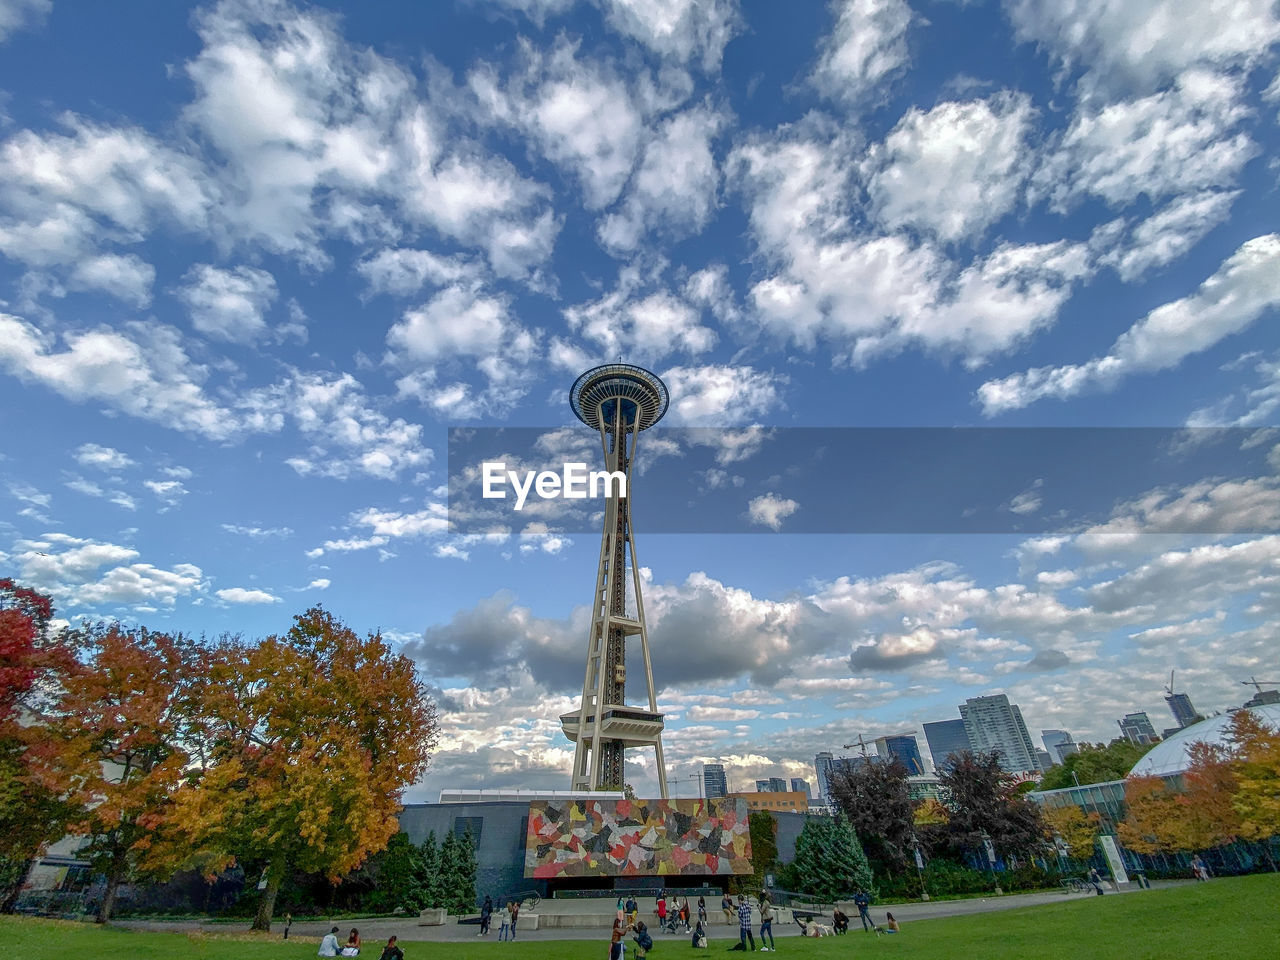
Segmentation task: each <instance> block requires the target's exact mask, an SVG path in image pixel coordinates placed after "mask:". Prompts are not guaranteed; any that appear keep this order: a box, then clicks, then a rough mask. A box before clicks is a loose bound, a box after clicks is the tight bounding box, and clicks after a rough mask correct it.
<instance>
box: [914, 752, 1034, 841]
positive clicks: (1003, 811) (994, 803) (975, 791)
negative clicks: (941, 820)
mask: <svg viewBox="0 0 1280 960" xmlns="http://www.w3.org/2000/svg"><path fill="white" fill-rule="evenodd" d="M939 780H940V781H941V786H942V791H943V793H944V794H945V795H946V796H947V798H948V802H947V807H948V811H949V814H950V816H949V821H948V824H947V830H948V833H949V835H950V841H951V845H952V847H953V849H954V850H956V851H957V852H972V851H976V850H980V849H981V848H982V847H983V846H984V844H983V840H984V837H989V838H990V839H991V841H992V842H993V843H994V844H995V846H996V849H997V850H999V851H1001V852H1002V853H1025V854H1030V853H1035V852H1038V851H1040V850H1042V849H1043V848H1044V846H1045V845H1046V842H1047V840H1048V828H1047V827H1046V825H1045V822H1044V819H1043V817H1042V816H1041V814H1040V809H1039V805H1038V804H1036V803H1035V802H1034V801H1032V800H1028V799H1026V797H1024V796H1022V795H1021V794H1019V793H1018V782H1017V780H1016V779H1015V778H1014V777H1013V776H1012V775H1011V774H1009V773H1006V772H1005V771H1004V770H1002V769H1001V767H1000V758H999V756H998V754H997V753H996V752H995V751H992V752H989V753H971V752H969V751H965V752H964V753H960V754H956V755H955V759H954V762H953V763H951V764H950V765H948V766H947V768H946V769H945V770H944V771H943V772H942V774H941V776H940V777H939Z"/></svg>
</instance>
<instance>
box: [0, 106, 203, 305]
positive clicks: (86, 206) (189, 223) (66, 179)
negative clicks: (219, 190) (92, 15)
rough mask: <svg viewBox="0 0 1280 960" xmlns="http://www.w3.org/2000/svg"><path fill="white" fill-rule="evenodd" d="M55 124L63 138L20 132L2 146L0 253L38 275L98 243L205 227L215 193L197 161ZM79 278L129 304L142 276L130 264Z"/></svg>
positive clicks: (105, 265) (104, 265) (132, 138)
mask: <svg viewBox="0 0 1280 960" xmlns="http://www.w3.org/2000/svg"><path fill="white" fill-rule="evenodd" d="M60 119H61V124H62V126H63V127H65V128H66V129H67V131H68V133H66V134H57V133H46V134H36V133H33V132H32V131H29V130H23V131H20V132H18V133H16V134H14V135H13V136H12V137H10V138H9V139H8V140H6V141H5V142H4V143H3V144H2V145H0V252H3V253H4V254H5V255H7V256H9V257H12V258H14V259H15V260H19V261H21V262H23V263H27V264H30V265H31V266H36V267H47V266H52V265H56V264H66V265H74V264H76V263H78V262H79V261H81V260H85V259H89V258H91V257H93V256H94V255H95V252H96V251H97V250H98V248H99V246H100V245H102V244H104V243H111V242H117V243H120V242H123V243H135V242H138V241H140V240H142V239H144V237H145V236H146V235H147V233H148V232H149V231H150V230H151V228H152V227H153V226H155V224H156V223H157V222H168V223H173V224H175V225H177V226H178V227H180V228H186V229H198V228H201V227H203V226H205V225H206V224H207V218H208V213H209V208H210V206H211V204H212V203H213V197H214V192H213V190H212V188H211V187H210V185H209V183H208V181H207V180H206V177H205V173H204V171H203V169H202V168H201V166H200V164H199V163H198V162H197V161H195V160H193V159H192V158H191V157H189V156H187V155H186V154H183V153H180V152H178V151H176V150H174V149H172V148H170V147H167V146H164V145H162V144H160V143H159V142H158V141H156V140H155V139H154V138H153V137H151V136H150V135H149V134H147V133H146V132H144V131H142V130H139V129H136V128H112V127H108V126H104V125H98V124H94V123H92V122H90V121H88V120H85V119H83V118H81V117H77V116H75V115H74V114H65V115H63V116H62V117H61V118H60ZM82 269H84V270H86V271H87V272H84V273H82V279H81V280H80V281H79V282H81V283H82V284H83V285H84V286H86V287H87V286H89V285H90V282H91V281H92V280H93V279H94V278H95V273H96V274H97V279H98V280H99V281H110V283H111V284H113V285H114V286H115V288H116V289H120V290H127V291H128V292H129V294H130V295H133V294H136V292H137V288H138V284H139V283H140V282H141V279H143V277H144V275H145V271H146V268H145V265H142V266H140V265H139V263H138V262H136V258H135V259H134V260H129V259H128V258H118V259H117V260H115V261H114V262H112V261H103V262H100V263H98V264H97V265H96V267H94V266H89V267H87V268H84V267H82ZM147 286H148V287H149V282H148V284H147ZM108 289H111V288H110V287H108Z"/></svg>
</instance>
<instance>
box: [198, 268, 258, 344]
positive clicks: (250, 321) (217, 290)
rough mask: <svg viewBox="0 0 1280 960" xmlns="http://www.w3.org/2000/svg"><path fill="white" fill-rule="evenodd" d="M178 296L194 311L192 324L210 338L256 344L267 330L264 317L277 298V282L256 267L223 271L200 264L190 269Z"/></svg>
mask: <svg viewBox="0 0 1280 960" xmlns="http://www.w3.org/2000/svg"><path fill="white" fill-rule="evenodd" d="M184 280H185V284H184V286H183V287H182V288H181V289H180V290H179V292H178V295H179V297H180V298H181V299H182V301H183V302H184V303H186V305H187V309H188V310H190V312H191V325H192V326H193V327H195V328H196V329H197V330H199V331H200V332H201V333H203V334H204V335H205V336H207V337H211V338H212V339H214V340H224V341H227V342H230V343H253V342H254V341H255V340H258V339H261V337H262V336H263V334H265V333H266V332H267V323H266V320H265V319H264V317H263V314H264V313H266V311H267V309H268V308H269V307H270V306H271V304H272V303H274V302H275V300H276V297H277V291H276V281H275V278H274V277H273V276H271V274H269V273H267V271H265V270H259V269H258V268H256V267H235V268H233V269H231V270H223V269H221V268H219V267H214V266H211V265H209V264H207V263H200V264H196V265H195V266H193V267H192V268H191V269H190V270H188V271H187V275H186V277H185V278H184Z"/></svg>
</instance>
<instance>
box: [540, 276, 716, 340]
mask: <svg viewBox="0 0 1280 960" xmlns="http://www.w3.org/2000/svg"><path fill="white" fill-rule="evenodd" d="M645 286H646V283H645V281H644V279H643V278H642V277H641V276H640V274H639V272H638V271H637V270H636V269H635V268H631V267H628V268H624V269H623V270H622V271H621V273H620V274H619V277H618V286H617V287H616V288H615V289H614V290H613V291H612V292H610V293H608V294H606V295H605V296H603V297H601V298H600V299H599V300H596V301H594V302H591V303H585V304H579V305H577V306H573V307H568V308H566V309H565V311H564V317H565V321H566V323H567V324H568V326H569V329H570V330H572V331H573V332H574V333H576V334H578V335H580V336H582V337H585V338H586V339H587V340H590V341H592V342H593V343H595V344H596V345H598V347H599V350H598V355H600V356H604V357H616V356H618V355H619V354H622V355H623V356H624V357H629V358H634V359H635V360H637V361H639V362H642V363H643V362H654V361H657V360H660V359H662V358H663V357H666V356H669V355H671V354H673V353H684V354H688V355H693V356H697V355H698V354H701V353H705V352H706V351H708V350H710V349H711V348H712V347H713V346H715V343H716V334H715V332H714V331H713V330H711V329H710V328H708V327H705V326H703V324H702V318H701V314H700V312H699V311H698V310H696V309H695V308H694V307H693V306H691V305H690V304H688V303H686V302H685V301H683V300H681V299H679V298H678V297H676V296H674V295H672V294H671V293H669V292H667V291H665V290H659V291H656V292H653V293H647V294H644V293H641V292H640V291H641V290H642V288H643V287H645Z"/></svg>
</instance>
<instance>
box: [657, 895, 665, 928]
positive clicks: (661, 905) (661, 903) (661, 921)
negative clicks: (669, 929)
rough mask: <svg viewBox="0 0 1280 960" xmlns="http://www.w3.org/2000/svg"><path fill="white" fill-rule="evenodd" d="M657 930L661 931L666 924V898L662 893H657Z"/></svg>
mask: <svg viewBox="0 0 1280 960" xmlns="http://www.w3.org/2000/svg"><path fill="white" fill-rule="evenodd" d="M655 912H656V913H657V914H658V932H659V933H661V932H662V928H663V927H664V926H666V924H667V898H666V896H665V895H664V894H661V893H660V894H658V909H657V910H656V911H655Z"/></svg>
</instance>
